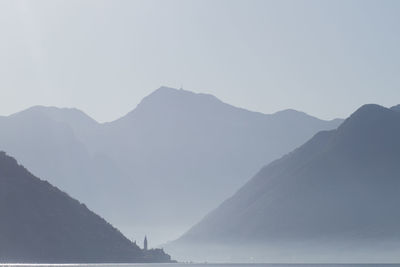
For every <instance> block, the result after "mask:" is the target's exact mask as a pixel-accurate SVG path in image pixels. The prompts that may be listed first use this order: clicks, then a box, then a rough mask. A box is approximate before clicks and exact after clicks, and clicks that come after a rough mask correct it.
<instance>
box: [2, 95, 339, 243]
mask: <svg viewBox="0 0 400 267" xmlns="http://www.w3.org/2000/svg"><path fill="white" fill-rule="evenodd" d="M340 123H341V120H333V121H323V120H319V119H317V118H315V117H312V116H309V115H307V114H305V113H302V112H298V111H294V110H286V111H281V112H277V113H275V114H270V115H269V114H262V113H257V112H251V111H248V110H245V109H241V108H236V107H233V106H231V105H228V104H226V103H223V102H222V101H220V100H218V99H217V98H216V97H214V96H211V95H206V94H196V93H192V92H189V91H185V90H177V89H172V88H166V87H162V88H160V89H158V90H156V91H155V92H153V93H152V94H150V95H149V96H147V97H146V98H144V99H143V101H142V102H141V103H140V104H139V105H138V106H137V107H136V108H135V109H134V110H133V111H132V112H130V113H129V114H127V115H126V116H124V117H122V118H120V119H118V120H116V121H113V122H109V123H103V124H100V123H97V122H96V121H94V120H93V119H91V118H89V117H88V116H87V115H85V114H84V113H83V112H80V111H78V110H76V109H57V108H47V107H34V108H31V109H28V110H26V111H23V112H20V113H17V114H14V115H12V116H8V117H1V118H0V128H1V129H2V131H1V132H0V149H3V150H5V151H7V153H9V154H10V155H12V156H15V157H17V158H18V159H19V160H20V161H21V163H22V164H24V165H25V166H27V167H28V168H29V169H30V170H32V172H33V173H34V174H36V175H38V176H40V177H42V178H44V179H46V180H48V181H50V182H52V183H54V184H55V185H56V186H59V187H60V188H62V189H63V190H65V191H66V192H68V193H69V194H70V195H72V196H73V197H76V198H78V199H79V200H81V201H84V202H85V203H87V204H88V205H89V206H90V207H91V208H93V210H94V211H96V212H97V213H99V214H102V215H103V216H104V217H105V218H106V219H107V220H109V221H111V222H112V223H113V224H115V225H116V226H118V228H120V229H121V230H122V231H123V232H124V233H126V234H128V235H129V236H130V237H132V238H134V239H136V238H138V239H139V238H140V239H141V238H142V237H143V236H144V235H145V234H148V235H149V237H150V240H152V241H153V242H155V243H161V242H165V241H167V240H172V239H174V238H177V237H178V236H179V235H180V234H181V233H182V232H183V231H185V230H186V229H188V228H189V227H190V226H191V225H193V224H194V223H195V222H196V221H198V220H200V219H201V218H202V216H204V214H206V213H207V212H208V211H209V210H211V209H212V208H213V207H215V206H216V205H218V203H220V202H221V201H223V200H224V199H226V198H227V197H228V196H229V195H231V194H232V193H233V192H235V191H236V190H237V189H238V188H239V187H240V186H241V185H243V184H244V183H245V182H246V180H247V179H248V177H251V176H252V175H253V174H254V173H256V172H257V171H258V169H259V168H260V167H261V166H263V165H264V164H265V163H268V162H270V161H272V160H273V159H275V158H278V157H280V156H282V155H284V154H285V153H287V152H289V151H291V150H292V149H294V148H295V147H297V146H299V145H300V144H302V143H304V142H305V141H306V140H307V139H309V138H310V137H312V136H313V135H314V134H315V133H316V132H318V131H320V130H330V129H334V128H336V127H337V126H338V125H339V124H340ZM204 196H207V197H204Z"/></svg>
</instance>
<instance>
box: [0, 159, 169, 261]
mask: <svg viewBox="0 0 400 267" xmlns="http://www.w3.org/2000/svg"><path fill="white" fill-rule="evenodd" d="M0 214H1V220H0V262H3V263H4V262H8V263H13V262H17V263H22V262H28V263H84V262H85V263H86V262H89V263H94V262H101V263H105V262H169V261H170V257H169V256H168V255H166V254H165V253H164V252H163V251H162V250H149V251H147V250H146V251H145V250H142V249H140V248H139V247H138V246H137V245H136V244H134V243H132V242H131V241H130V240H128V239H127V238H126V237H124V236H123V235H122V234H121V233H120V232H119V231H118V230H117V229H115V228H114V227H112V226H111V225H110V224H108V223H107V222H106V221H105V220H103V219H102V218H101V217H99V216H98V215H96V214H95V213H93V212H91V211H90V210H89V209H88V208H87V207H86V206H85V205H84V204H81V203H80V202H78V201H77V200H75V199H72V198H71V197H69V196H68V195H67V194H66V193H64V192H62V191H60V190H59V189H58V188H56V187H54V186H52V185H50V184H49V183H48V182H45V181H42V180H40V179H38V178H36V177H35V176H33V175H32V174H31V173H29V172H28V171H27V170H26V169H25V168H24V167H22V166H21V165H18V163H17V161H16V160H15V159H13V158H11V157H9V156H7V155H6V154H5V153H4V152H0Z"/></svg>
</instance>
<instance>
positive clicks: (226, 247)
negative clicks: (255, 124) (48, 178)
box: [170, 104, 400, 262]
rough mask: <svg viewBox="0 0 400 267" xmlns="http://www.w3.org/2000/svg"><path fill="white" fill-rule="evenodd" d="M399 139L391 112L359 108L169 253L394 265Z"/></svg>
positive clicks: (273, 166)
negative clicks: (338, 125)
mask: <svg viewBox="0 0 400 267" xmlns="http://www.w3.org/2000/svg"><path fill="white" fill-rule="evenodd" d="M399 137H400V112H398V109H397V108H392V109H387V108H384V107H382V106H378V105H372V104H371V105H365V106H363V107H361V108H360V109H358V110H357V111H356V112H355V113H354V114H352V115H351V116H350V117H349V118H348V119H347V120H346V121H345V122H344V123H343V124H342V125H341V126H340V127H339V128H338V129H337V130H331V131H322V132H319V133H318V134H316V135H315V136H314V137H313V138H312V139H311V140H309V141H308V142H307V143H305V144H304V145H303V146H301V147H299V148H298V149H296V150H294V151H293V152H291V153H289V154H288V155H286V156H284V157H282V158H281V159H279V160H276V161H274V162H272V163H270V164H269V165H267V166H266V167H264V168H262V170H261V171H260V172H259V173H258V174H257V175H256V176H255V177H254V178H252V179H251V180H250V181H249V182H248V183H247V184H246V185H245V186H243V187H242V188H241V189H240V190H239V191H238V192H237V193H235V194H234V195H233V196H232V197H230V198H229V199H227V200H226V201H225V202H223V203H222V204H221V205H220V206H219V207H218V208H217V209H215V210H214V211H212V212H211V213H210V214H209V215H207V216H206V217H205V218H204V219H203V220H202V221H201V222H200V223H198V224H197V225H195V226H194V227H193V228H192V229H190V230H189V231H188V232H187V233H186V234H184V235H183V236H182V237H181V238H180V239H179V240H177V241H176V242H174V243H173V244H171V245H170V246H171V249H170V251H171V252H172V251H173V252H175V253H178V254H180V255H184V256H187V257H192V258H195V257H196V256H197V257H199V256H201V255H202V256H203V259H204V256H205V255H207V256H210V258H207V260H227V259H228V260H232V258H231V257H232V256H233V257H236V259H241V260H243V259H247V260H249V259H250V257H254V258H256V259H257V260H259V261H295V262H299V261H306V262H307V261H314V262H318V261H320V262H323V261H328V262H374V261H375V262H396V261H397V262H398V261H399V260H400V258H399V257H398V255H399V249H398V248H399V245H400V227H399V225H400V211H399V209H398V203H399V202H400V164H399V163H400V139H399ZM244 247H245V248H244ZM215 248H218V249H215ZM212 249H214V251H212ZM183 251H185V252H183ZM185 253H186V254H185ZM189 255H190V256H189Z"/></svg>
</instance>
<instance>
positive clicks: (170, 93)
mask: <svg viewBox="0 0 400 267" xmlns="http://www.w3.org/2000/svg"><path fill="white" fill-rule="evenodd" d="M194 97H202V98H208V99H213V100H218V99H217V98H216V97H215V96H213V95H210V94H204V93H195V92H192V91H188V90H184V89H183V88H180V89H176V88H172V87H167V86H161V87H160V88H158V89H157V90H155V91H154V92H152V93H151V94H149V95H148V96H147V97H145V98H144V99H143V101H142V102H144V101H145V100H148V99H154V98H165V99H171V98H186V99H185V100H188V98H194Z"/></svg>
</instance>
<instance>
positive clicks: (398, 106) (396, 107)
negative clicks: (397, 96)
mask: <svg viewBox="0 0 400 267" xmlns="http://www.w3.org/2000/svg"><path fill="white" fill-rule="evenodd" d="M390 109H391V110H395V111H400V105H396V106H393V107H391V108H390Z"/></svg>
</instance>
